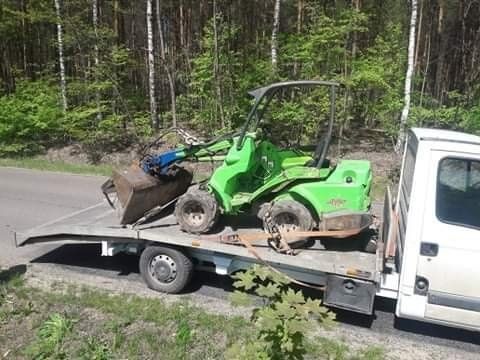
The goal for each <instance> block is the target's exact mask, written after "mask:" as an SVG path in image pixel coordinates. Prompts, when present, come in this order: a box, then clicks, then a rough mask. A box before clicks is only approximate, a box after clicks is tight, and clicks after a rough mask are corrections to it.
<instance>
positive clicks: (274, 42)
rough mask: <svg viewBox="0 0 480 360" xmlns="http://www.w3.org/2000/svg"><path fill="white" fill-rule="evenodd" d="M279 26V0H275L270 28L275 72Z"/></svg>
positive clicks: (274, 69)
mask: <svg viewBox="0 0 480 360" xmlns="http://www.w3.org/2000/svg"><path fill="white" fill-rule="evenodd" d="M279 28H280V0H275V8H274V10H273V28H272V49H271V52H272V71H273V73H276V72H277V66H278V39H277V35H278V30H279Z"/></svg>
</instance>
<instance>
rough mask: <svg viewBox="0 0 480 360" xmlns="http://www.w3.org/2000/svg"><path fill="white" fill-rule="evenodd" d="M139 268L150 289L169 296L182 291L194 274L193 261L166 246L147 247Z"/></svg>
mask: <svg viewBox="0 0 480 360" xmlns="http://www.w3.org/2000/svg"><path fill="white" fill-rule="evenodd" d="M139 267H140V274H141V275H142V278H143V280H144V281H145V282H146V283H147V286H148V287H149V288H150V289H153V290H156V291H160V292H165V293H169V294H176V293H179V292H180V291H182V290H183V289H184V288H185V286H187V284H188V282H189V281H190V279H191V278H192V274H193V263H192V260H190V258H188V257H187V256H185V254H183V253H182V252H181V251H178V250H175V249H173V248H170V247H166V246H147V247H146V248H145V250H143V252H142V255H140V265H139Z"/></svg>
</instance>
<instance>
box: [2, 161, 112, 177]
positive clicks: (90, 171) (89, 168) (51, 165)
mask: <svg viewBox="0 0 480 360" xmlns="http://www.w3.org/2000/svg"><path fill="white" fill-rule="evenodd" d="M0 166H9V167H18V168H25V169H35V170H47V171H57V172H66V173H72V174H87V175H103V176H110V175H111V174H112V170H113V166H111V165H105V164H102V165H90V164H71V163H66V162H63V161H49V160H46V159H42V158H38V157H26V158H0Z"/></svg>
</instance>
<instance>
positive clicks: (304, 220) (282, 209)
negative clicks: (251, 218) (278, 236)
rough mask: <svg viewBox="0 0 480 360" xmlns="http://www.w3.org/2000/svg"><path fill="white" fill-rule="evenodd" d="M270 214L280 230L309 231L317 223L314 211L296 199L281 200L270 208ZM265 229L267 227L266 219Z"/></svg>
mask: <svg viewBox="0 0 480 360" xmlns="http://www.w3.org/2000/svg"><path fill="white" fill-rule="evenodd" d="M270 216H271V218H272V220H273V222H274V223H275V224H276V225H277V226H278V227H279V229H280V231H295V230H298V231H309V230H312V229H313V227H314V225H315V220H314V219H313V216H312V213H311V212H310V210H308V209H307V207H306V206H305V205H303V204H302V203H300V202H298V201H295V200H279V201H276V202H275V203H274V204H273V206H272V207H271V208H270ZM263 227H264V229H267V227H266V224H265V220H264V223H263Z"/></svg>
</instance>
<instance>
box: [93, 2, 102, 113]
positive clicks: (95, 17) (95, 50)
mask: <svg viewBox="0 0 480 360" xmlns="http://www.w3.org/2000/svg"><path fill="white" fill-rule="evenodd" d="M92 22H93V32H94V33H95V43H94V44H93V57H94V63H95V70H94V74H95V82H97V81H98V66H99V65H100V60H99V58H98V56H99V55H98V0H93V1H92ZM95 98H96V102H97V111H98V112H97V120H98V121H101V120H102V111H101V109H100V92H99V90H96V94H95Z"/></svg>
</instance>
